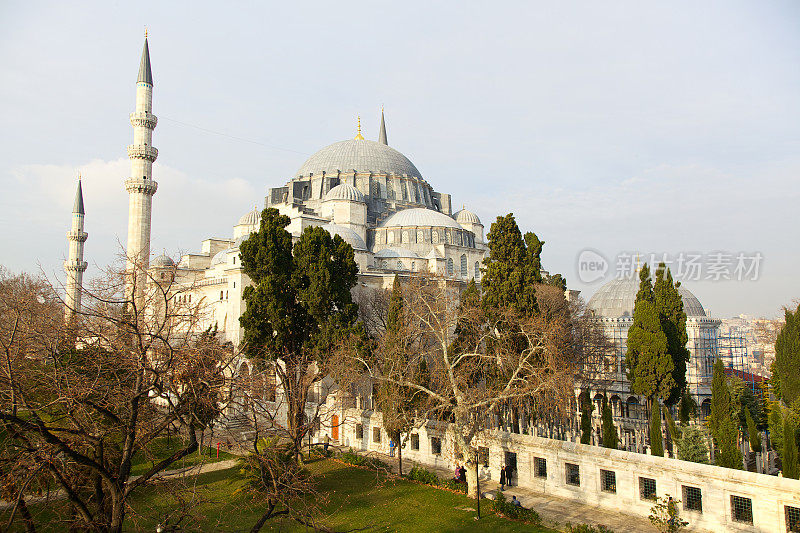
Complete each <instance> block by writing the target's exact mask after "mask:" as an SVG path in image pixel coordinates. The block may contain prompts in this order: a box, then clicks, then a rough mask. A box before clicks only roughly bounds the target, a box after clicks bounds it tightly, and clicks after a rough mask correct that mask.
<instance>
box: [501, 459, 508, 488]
mask: <svg viewBox="0 0 800 533" xmlns="http://www.w3.org/2000/svg"><path fill="white" fill-rule="evenodd" d="M506 481H507V480H506V465H503V466H502V467H501V468H500V492H502V491H504V490H506Z"/></svg>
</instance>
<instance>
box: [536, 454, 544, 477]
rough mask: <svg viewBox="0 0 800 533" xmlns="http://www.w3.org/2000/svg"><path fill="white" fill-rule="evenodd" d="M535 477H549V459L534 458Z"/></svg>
mask: <svg viewBox="0 0 800 533" xmlns="http://www.w3.org/2000/svg"><path fill="white" fill-rule="evenodd" d="M533 475H534V476H536V477H543V478H546V477H547V459H545V458H543V457H534V458H533Z"/></svg>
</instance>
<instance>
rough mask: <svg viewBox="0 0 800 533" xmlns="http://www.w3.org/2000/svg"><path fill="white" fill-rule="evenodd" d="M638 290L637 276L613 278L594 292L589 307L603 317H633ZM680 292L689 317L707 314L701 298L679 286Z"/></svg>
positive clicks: (684, 309)
mask: <svg viewBox="0 0 800 533" xmlns="http://www.w3.org/2000/svg"><path fill="white" fill-rule="evenodd" d="M637 292H639V278H638V277H637V276H632V277H629V278H619V279H613V280H611V281H609V282H608V283H606V284H605V285H603V286H602V287H600V289H598V291H597V292H596V293H594V295H593V296H592V297H591V298H590V299H589V303H588V304H587V307H588V308H589V309H591V310H592V311H594V313H595V315H596V316H599V317H603V318H622V317H633V306H634V304H635V303H636V293H637ZM678 293H679V294H680V295H681V299H682V300H683V311H684V313H686V316H687V317H700V316H706V312H705V309H703V305H702V304H701V303H700V300H698V299H697V297H696V296H695V295H694V294H692V293H691V292H690V291H689V289H686V288H684V287H682V286H681V287H678Z"/></svg>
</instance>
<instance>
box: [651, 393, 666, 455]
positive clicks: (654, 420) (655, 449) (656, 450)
mask: <svg viewBox="0 0 800 533" xmlns="http://www.w3.org/2000/svg"><path fill="white" fill-rule="evenodd" d="M650 454H651V455H657V456H658V457H664V438H663V436H662V435H661V409H660V407H659V405H658V401H657V400H655V399H653V402H652V406H651V408H650Z"/></svg>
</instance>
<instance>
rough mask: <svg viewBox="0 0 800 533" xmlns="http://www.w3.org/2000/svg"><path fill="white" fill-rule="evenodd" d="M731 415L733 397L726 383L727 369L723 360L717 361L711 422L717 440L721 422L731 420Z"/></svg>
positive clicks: (712, 433)
mask: <svg viewBox="0 0 800 533" xmlns="http://www.w3.org/2000/svg"><path fill="white" fill-rule="evenodd" d="M731 413H732V409H731V395H730V391H729V390H728V384H727V383H726V382H725V367H724V366H723V365H722V360H721V359H717V360H716V362H715V363H714V376H713V378H712V380H711V418H710V420H709V425H710V428H711V436H712V437H714V439H715V440H717V441H719V438H720V436H719V427H720V423H721V421H722V420H724V419H725V418H726V417H727V418H730V417H731Z"/></svg>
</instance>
